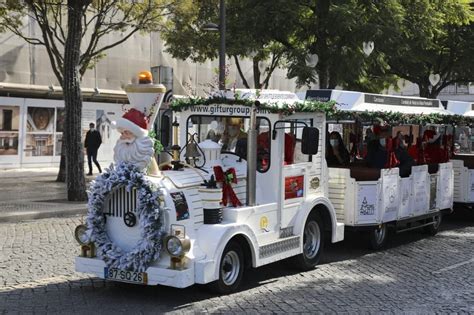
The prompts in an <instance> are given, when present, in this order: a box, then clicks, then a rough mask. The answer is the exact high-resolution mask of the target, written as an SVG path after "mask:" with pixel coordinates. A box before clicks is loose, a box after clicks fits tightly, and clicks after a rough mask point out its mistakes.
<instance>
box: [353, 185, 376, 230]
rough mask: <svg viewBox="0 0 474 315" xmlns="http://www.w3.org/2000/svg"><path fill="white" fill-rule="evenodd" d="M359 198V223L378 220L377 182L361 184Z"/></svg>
mask: <svg viewBox="0 0 474 315" xmlns="http://www.w3.org/2000/svg"><path fill="white" fill-rule="evenodd" d="M358 187H359V191H358V198H357V216H358V220H357V221H358V223H367V222H377V219H378V216H377V211H376V209H377V199H378V198H377V195H378V194H377V187H378V185H377V184H371V185H369V184H367V185H363V184H359V185H358Z"/></svg>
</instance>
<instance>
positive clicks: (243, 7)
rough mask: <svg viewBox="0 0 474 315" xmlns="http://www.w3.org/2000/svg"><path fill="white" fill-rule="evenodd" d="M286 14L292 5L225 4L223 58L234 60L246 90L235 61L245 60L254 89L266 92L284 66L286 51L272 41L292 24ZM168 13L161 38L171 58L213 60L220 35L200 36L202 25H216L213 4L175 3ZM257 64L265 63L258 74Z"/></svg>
mask: <svg viewBox="0 0 474 315" xmlns="http://www.w3.org/2000/svg"><path fill="white" fill-rule="evenodd" d="M291 11H292V8H291V5H289V4H288V2H287V1H282V0H273V1H271V0H261V1H255V0H233V1H226V54H227V55H228V56H230V57H231V58H232V59H233V60H234V62H235V64H236V66H237V70H238V71H239V74H240V77H241V78H242V81H243V84H244V85H245V86H246V87H247V88H250V87H251V84H250V83H249V77H246V75H245V74H244V73H243V71H242V68H241V65H240V61H241V60H242V58H245V57H247V58H250V59H251V60H252V62H253V81H254V82H253V87H255V88H262V87H263V88H266V87H268V84H269V80H270V77H271V75H272V73H273V71H274V70H275V69H276V68H277V67H278V66H279V65H281V64H282V62H283V61H284V56H285V52H286V50H285V49H284V47H283V45H282V44H281V43H280V42H279V41H276V40H275V38H278V37H281V38H286V37H287V36H288V35H287V34H289V33H288V32H289V29H290V26H291V25H292V23H293V22H294V21H291V20H289V18H290V17H295V15H294V14H289V13H290V12H291ZM170 12H171V15H170V18H169V19H168V22H167V27H166V29H165V30H164V31H163V32H162V36H163V38H164V40H165V41H166V46H167V51H168V52H169V53H171V55H172V56H173V57H175V58H179V59H183V60H184V59H186V58H190V59H191V60H192V61H194V62H203V61H205V60H207V59H215V58H217V57H218V54H219V33H218V32H208V31H207V32H206V31H204V30H202V27H203V25H204V24H206V23H209V22H214V23H219V1H218V0H181V1H176V2H175V3H174V4H173V5H172V6H171V9H170ZM260 62H265V66H264V67H263V68H264V69H263V71H260V70H261V69H259V66H258V65H259V63H260ZM260 68H262V67H260Z"/></svg>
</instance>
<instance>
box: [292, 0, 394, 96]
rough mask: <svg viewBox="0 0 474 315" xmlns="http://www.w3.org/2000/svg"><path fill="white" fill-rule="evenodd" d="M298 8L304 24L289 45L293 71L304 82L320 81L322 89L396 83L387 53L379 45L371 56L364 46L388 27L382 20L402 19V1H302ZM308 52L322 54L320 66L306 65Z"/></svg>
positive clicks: (374, 87) (371, 88) (375, 87)
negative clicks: (399, 11)
mask: <svg viewBox="0 0 474 315" xmlns="http://www.w3.org/2000/svg"><path fill="white" fill-rule="evenodd" d="M295 7H297V11H296V13H295V14H297V15H298V16H300V19H299V23H298V24H297V25H296V27H295V28H294V29H293V34H292V36H290V37H289V38H288V42H287V43H285V46H286V47H287V48H288V49H290V54H289V57H288V68H289V73H288V76H289V77H290V78H293V77H295V78H296V79H297V82H298V83H299V85H305V84H310V83H312V82H318V83H319V86H320V88H335V87H336V86H342V87H344V88H347V89H356V90H361V91H370V92H378V91H380V90H382V89H383V88H385V87H387V86H388V85H389V84H391V83H393V82H395V79H396V78H395V77H394V76H393V75H392V74H390V73H387V65H386V63H385V60H384V58H383V56H381V55H380V54H378V53H377V50H375V51H374V52H373V53H372V54H371V55H370V56H366V55H365V54H364V52H363V49H362V48H363V42H368V41H374V38H375V37H376V35H377V34H378V33H381V32H384V31H385V30H384V29H382V28H380V27H374V25H378V24H379V23H378V20H387V21H395V20H397V19H399V18H400V17H399V15H398V14H397V9H398V3H397V1H394V0H387V1H357V0H299V1H295ZM387 23H388V22H387ZM376 45H377V43H376ZM376 47H377V46H376ZM308 54H317V55H318V57H319V62H318V64H317V65H316V67H315V68H309V67H307V66H306V64H305V58H306V55H308Z"/></svg>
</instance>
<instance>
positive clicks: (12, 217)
mask: <svg viewBox="0 0 474 315" xmlns="http://www.w3.org/2000/svg"><path fill="white" fill-rule="evenodd" d="M86 214H87V208H76V209H67V210H51V211H27V212H22V213H18V212H16V213H15V212H6V213H2V214H1V215H0V223H17V222H21V221H28V220H35V219H46V218H58V217H70V216H77V215H86Z"/></svg>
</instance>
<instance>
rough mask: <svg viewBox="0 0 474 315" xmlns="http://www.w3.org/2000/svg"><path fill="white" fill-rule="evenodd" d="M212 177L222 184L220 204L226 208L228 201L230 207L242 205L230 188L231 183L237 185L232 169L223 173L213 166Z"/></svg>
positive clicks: (220, 168)
mask: <svg viewBox="0 0 474 315" xmlns="http://www.w3.org/2000/svg"><path fill="white" fill-rule="evenodd" d="M214 175H215V177H216V181H217V182H221V183H222V204H223V205H224V206H227V201H228V200H229V201H230V203H231V204H232V206H234V207H237V206H241V205H242V203H241V202H240V200H239V198H238V197H237V195H236V194H235V191H234V189H233V188H232V183H234V184H237V176H236V175H235V169H234V168H233V167H232V168H229V169H228V170H227V171H225V172H224V171H223V170H222V167H220V166H214Z"/></svg>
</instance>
